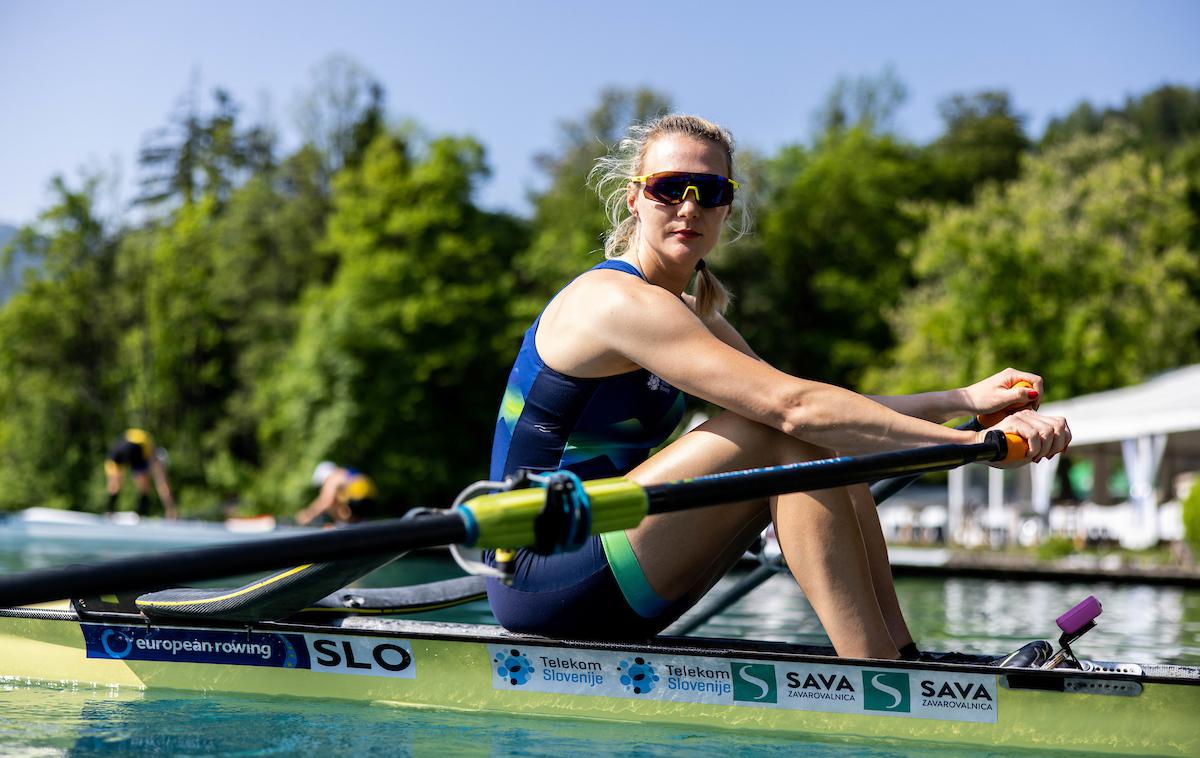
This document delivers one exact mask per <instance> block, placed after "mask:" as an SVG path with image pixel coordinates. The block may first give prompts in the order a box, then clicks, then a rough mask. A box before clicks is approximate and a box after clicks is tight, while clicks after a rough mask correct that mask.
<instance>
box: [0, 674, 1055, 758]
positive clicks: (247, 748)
mask: <svg viewBox="0 0 1200 758" xmlns="http://www.w3.org/2000/svg"><path fill="white" fill-rule="evenodd" d="M0 712H2V713H4V715H5V719H3V720H0V745H2V746H3V747H2V748H0V753H4V754H7V755H18V754H19V755H71V756H92V755H114V754H120V755H170V756H174V755H238V756H291V755H297V756H300V755H303V756H308V755H365V754H383V755H395V756H411V757H412V758H426V757H428V758H445V756H448V755H453V756H466V757H467V758H474V757H478V758H492V757H493V756H494V757H496V758H500V757H501V756H520V757H522V758H542V757H545V758H558V757H559V756H563V755H582V754H592V755H625V756H640V757H643V758H668V757H670V756H709V755H714V754H719V753H725V754H753V755H756V756H768V757H769V756H776V755H778V756H785V755H788V756H790V755H795V754H796V753H797V752H802V753H803V754H804V755H806V756H817V757H818V758H824V757H826V756H867V757H868V758H909V757H912V758H916V757H917V756H927V755H935V756H937V757H938V758H968V756H970V757H972V758H973V757H974V756H979V755H996V756H999V755H1004V756H1021V755H1032V753H1027V752H1023V751H1001V752H983V753H981V752H980V751H978V750H977V749H972V750H970V751H968V750H965V749H963V750H959V749H955V748H943V747H937V746H932V745H928V744H920V743H892V744H879V743H878V742H876V743H874V744H869V743H867V742H864V741H859V740H847V741H837V742H833V741H828V742H822V741H819V740H815V739H810V738H804V739H797V738H794V737H792V738H785V737H779V736H773V735H764V734H757V735H748V734H735V733H729V732H717V731H707V730H705V729H703V728H701V727H682V726H673V727H669V728H667V727H655V726H647V725H644V724H632V723H604V722H586V721H571V720H567V719H553V720H550V719H538V718H533V717H520V716H498V715H494V714H493V715H486V714H469V713H450V712H442V711H436V710H406V709H401V708H396V707H393V706H388V705H386V704H381V703H374V704H372V703H349V702H338V701H314V700H302V699H293V698H284V697H271V698H267V697H253V696H239V695H221V696H208V695H203V694H197V693H183V692H180V693H173V692H172V693H165V694H164V693H162V692H155V691H150V692H145V693H142V692H136V691H132V690H129V689H124V690H104V689H100V690H92V689H75V688H70V687H66V688H62V687H59V688H52V687H47V686H34V685H24V684H19V685H14V684H8V685H0Z"/></svg>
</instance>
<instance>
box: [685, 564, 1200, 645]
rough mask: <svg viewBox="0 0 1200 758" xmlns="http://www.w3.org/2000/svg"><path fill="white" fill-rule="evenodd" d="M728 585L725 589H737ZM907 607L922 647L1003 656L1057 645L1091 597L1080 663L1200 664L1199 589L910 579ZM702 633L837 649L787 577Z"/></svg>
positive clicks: (902, 583)
mask: <svg viewBox="0 0 1200 758" xmlns="http://www.w3.org/2000/svg"><path fill="white" fill-rule="evenodd" d="M732 584H733V580H732V579H730V578H726V579H725V580H722V583H721V584H720V585H718V588H717V591H718V592H719V591H721V590H722V589H724V588H726V587H729V586H732ZM896 588H897V592H898V593H899V595H900V602H901V604H902V605H903V607H904V610H905V614H906V616H907V618H908V623H909V627H910V629H911V630H912V632H913V634H914V636H915V637H916V638H917V641H918V644H919V645H920V646H921V647H922V648H925V649H929V650H960V651H963V652H975V653H1002V652H1009V651H1011V650H1014V649H1016V648H1017V647H1020V646H1021V645H1023V644H1024V643H1026V642H1029V641H1030V640H1032V639H1050V640H1055V639H1057V637H1058V635H1059V633H1060V632H1059V629H1058V627H1057V626H1056V625H1055V623H1054V621H1055V619H1056V618H1058V617H1059V616H1060V615H1061V614H1062V613H1064V612H1065V611H1067V610H1068V609H1070V608H1071V607H1072V606H1073V605H1075V604H1076V603H1078V602H1079V601H1080V600H1083V599H1084V598H1085V597H1087V596H1088V595H1095V596H1096V597H1097V599H1099V600H1100V602H1101V603H1102V604H1103V606H1104V613H1103V614H1102V615H1101V616H1100V618H1099V621H1098V622H1097V625H1096V628H1095V629H1093V630H1092V631H1090V632H1088V633H1087V635H1086V636H1084V637H1083V638H1082V639H1081V640H1080V642H1079V643H1077V644H1076V646H1075V648H1076V652H1078V653H1079V654H1080V655H1081V656H1083V657H1087V658H1092V659H1096V660H1118V661H1130V662H1137V663H1158V662H1172V663H1189V664H1197V663H1200V591H1197V590H1195V589H1185V588H1180V587H1162V586H1138V585H1124V584H1122V585H1113V584H1103V583H1098V584H1059V583H1052V582H1026V581H1022V582H1006V581H997V580H989V579H973V578H972V579H960V578H947V579H930V578H903V579H898V580H897V582H896ZM697 634H702V635H713V636H728V637H759V638H762V639H771V640H780V641H784V642H798V643H804V644H823V645H824V644H829V640H828V637H826V636H825V634H824V632H823V631H822V629H821V625H820V623H819V622H818V621H817V618H816V614H815V613H813V610H812V606H810V605H809V604H808V602H807V601H806V600H805V599H804V596H803V595H802V594H801V593H800V592H799V590H797V589H796V588H795V585H794V583H793V582H792V581H791V579H790V578H789V577H786V576H778V577H775V578H773V579H771V580H770V581H768V582H767V583H766V584H765V585H763V586H762V587H759V588H758V589H757V590H755V591H754V592H753V593H752V594H751V595H750V596H748V597H747V598H745V599H743V600H742V601H740V602H739V603H737V604H735V605H734V606H733V607H731V608H730V609H729V610H728V611H727V612H726V614H725V615H724V616H722V617H720V618H717V619H714V620H713V621H711V622H710V623H708V624H706V625H704V626H703V627H701V628H700V629H699V630H698V631H697Z"/></svg>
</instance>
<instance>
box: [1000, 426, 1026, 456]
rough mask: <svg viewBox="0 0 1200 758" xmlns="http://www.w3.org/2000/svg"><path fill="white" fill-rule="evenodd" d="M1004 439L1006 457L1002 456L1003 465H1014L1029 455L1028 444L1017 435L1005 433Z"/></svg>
mask: <svg viewBox="0 0 1200 758" xmlns="http://www.w3.org/2000/svg"><path fill="white" fill-rule="evenodd" d="M1004 439H1005V440H1007V441H1008V455H1006V456H1004V462H1005V463H1015V462H1016V461H1023V460H1025V456H1026V455H1028V454H1029V443H1028V442H1026V441H1025V438H1024V437H1022V436H1021V435H1019V434H1013V433H1012V432H1005V433H1004Z"/></svg>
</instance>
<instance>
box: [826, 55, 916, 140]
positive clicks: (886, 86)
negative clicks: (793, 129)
mask: <svg viewBox="0 0 1200 758" xmlns="http://www.w3.org/2000/svg"><path fill="white" fill-rule="evenodd" d="M907 99H908V88H907V87H905V86H904V82H902V81H900V78H899V77H898V76H897V75H896V71H895V69H893V68H892V67H891V66H888V67H887V68H885V69H884V70H883V71H882V72H881V73H880V74H879V75H878V76H861V77H857V78H853V77H847V76H841V77H838V80H837V82H835V83H834V85H833V88H832V89H831V90H830V91H829V94H828V95H827V96H826V97H825V104H824V106H822V108H821V109H820V110H819V111H818V112H817V115H816V118H815V126H816V131H817V134H818V135H822V136H826V135H833V134H838V133H840V132H844V131H847V130H849V129H862V130H864V131H867V132H872V133H886V132H889V131H891V129H892V124H893V120H894V119H895V117H896V111H898V110H899V109H900V106H901V105H903V104H904V101H905V100H907Z"/></svg>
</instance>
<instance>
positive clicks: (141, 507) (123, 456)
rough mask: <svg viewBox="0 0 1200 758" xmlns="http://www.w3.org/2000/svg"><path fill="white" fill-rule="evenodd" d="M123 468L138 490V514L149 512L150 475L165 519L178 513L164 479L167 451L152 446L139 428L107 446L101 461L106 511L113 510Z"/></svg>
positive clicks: (122, 476)
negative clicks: (105, 493)
mask: <svg viewBox="0 0 1200 758" xmlns="http://www.w3.org/2000/svg"><path fill="white" fill-rule="evenodd" d="M127 469H128V471H129V473H130V474H131V476H132V477H133V483H134V486H136V487H137V491H138V507H137V512H138V515H139V516H146V515H149V513H150V478H151V477H153V478H154V487H155V489H156V490H158V498H159V500H161V501H162V504H163V512H164V513H165V515H166V517H167V518H168V519H172V520H174V519H175V518H176V517H177V514H178V512H177V510H176V508H175V498H174V497H173V496H172V495H171V485H170V484H169V483H168V482H167V451H166V450H163V449H162V448H161V447H155V446H154V439H153V438H152V437H151V436H150V435H149V434H147V433H146V432H145V431H143V430H141V429H126V430H125V433H124V434H122V435H121V436H120V437H117V439H116V440H114V441H113V443H112V445H111V446H110V447H109V450H108V457H107V458H105V460H104V474H105V478H106V479H107V489H108V512H109V513H112V512H113V511H115V510H116V507H117V497H118V496H119V495H120V494H121V487H122V486H123V485H124V484H125V471H126V470H127Z"/></svg>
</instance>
